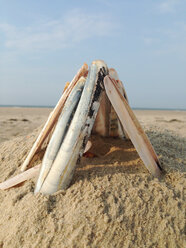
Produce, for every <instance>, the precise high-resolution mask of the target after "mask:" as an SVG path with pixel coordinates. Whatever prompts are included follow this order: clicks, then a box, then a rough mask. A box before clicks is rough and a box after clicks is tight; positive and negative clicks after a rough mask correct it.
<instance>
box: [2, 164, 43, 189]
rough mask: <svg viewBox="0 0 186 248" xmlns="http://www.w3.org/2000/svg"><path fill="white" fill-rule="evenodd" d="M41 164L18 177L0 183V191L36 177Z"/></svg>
mask: <svg viewBox="0 0 186 248" xmlns="http://www.w3.org/2000/svg"><path fill="white" fill-rule="evenodd" d="M40 166H41V164H38V165H36V166H34V167H33V168H31V169H29V170H27V171H24V172H22V173H21V174H19V175H16V176H15V177H12V178H10V179H8V180H6V181H4V182H2V183H0V189H2V190H5V189H9V188H12V187H14V186H16V185H18V184H20V183H22V182H24V181H26V180H28V179H31V178H33V177H35V176H37V175H38V173H39V168H40Z"/></svg>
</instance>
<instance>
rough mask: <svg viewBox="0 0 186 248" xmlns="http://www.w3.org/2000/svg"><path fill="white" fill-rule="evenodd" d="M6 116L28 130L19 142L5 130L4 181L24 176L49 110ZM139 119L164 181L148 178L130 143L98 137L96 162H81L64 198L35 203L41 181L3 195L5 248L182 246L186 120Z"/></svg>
mask: <svg viewBox="0 0 186 248" xmlns="http://www.w3.org/2000/svg"><path fill="white" fill-rule="evenodd" d="M1 111H2V110H1ZM1 111H0V113H1V118H0V121H1V123H2V121H6V122H8V119H14V117H15V118H17V119H21V118H23V119H24V118H26V119H28V120H29V122H28V121H22V122H23V123H22V124H23V126H25V129H24V128H23V129H24V130H26V128H27V130H28V131H31V133H29V134H28V133H26V132H23V133H21V132H20V133H19V135H18V136H17V137H15V138H12V136H11V135H10V133H9V131H8V130H7V132H8V133H7V136H6V135H5V134H4V135H5V136H4V137H6V138H5V139H6V140H7V141H4V142H3V140H1V143H0V181H3V180H5V179H7V178H9V177H11V176H13V175H16V174H18V173H19V169H20V165H21V164H22V162H23V161H24V159H25V157H26V155H27V153H28V152H29V149H30V148H31V146H32V144H33V142H34V139H35V138H36V137H37V135H38V132H39V130H40V127H39V128H38V129H34V128H35V127H38V126H40V125H41V124H42V122H43V121H44V120H45V119H46V115H47V114H48V112H50V110H48V112H47V111H46V113H45V114H42V113H43V112H42V111H41V112H42V113H40V114H38V113H35V114H34V110H32V114H28V112H24V111H22V114H21V117H18V114H15V116H14V115H13V114H11V113H10V112H11V111H10V112H9V116H8V117H7V116H6V112H4V117H3V114H2V112H1ZM37 111H38V110H37ZM136 113H137V116H138V118H139V120H140V122H141V123H142V125H143V126H144V128H145V131H146V132H147V134H148V136H149V138H150V140H151V142H152V144H153V145H154V147H155V150H156V152H157V154H158V156H159V158H160V161H161V164H162V167H163V168H164V170H165V171H166V175H165V177H164V178H163V179H162V180H161V181H158V180H157V179H154V178H153V177H152V176H151V175H150V174H149V173H148V172H147V170H146V168H145V167H144V165H143V163H142V161H141V160H140V158H139V156H138V154H137V153H136V151H135V149H134V147H133V146H132V144H131V142H130V141H128V142H125V143H124V142H122V141H120V140H116V139H110V138H107V139H103V138H100V137H95V136H94V137H93V138H92V140H93V144H94V146H93V148H92V151H93V152H94V153H95V154H96V155H97V157H95V158H92V159H90V158H83V159H82V161H81V164H80V165H79V166H78V167H77V169H76V171H75V175H74V178H73V181H72V183H71V186H70V187H69V188H68V189H67V190H66V191H59V192H57V193H56V194H54V195H51V196H42V195H40V194H38V195H36V196H35V195H34V194H33V190H34V185H35V180H36V179H33V180H30V181H29V182H26V183H25V184H24V185H22V186H21V187H19V188H13V189H11V190H9V191H0V212H1V218H0V227H1V228H0V247H3V248H8V247H11V248H12V247H37V248H38V247H78V248H79V247H95V248H97V247H184V238H185V236H184V228H185V205H184V203H185V202H184V201H185V199H184V187H185V186H186V181H185V172H186V139H185V135H186V113H185V112H168V113H167V112H159V113H158V112H152V111H151V112H148V111H146V112H143V111H142V112H141V111H138V112H136ZM26 114H27V117H25V116H26ZM39 116H40V121H38V122H37V124H36V122H35V121H34V120H37V118H36V117H39ZM6 118H7V119H6ZM14 122H16V125H18V127H19V123H18V121H14ZM20 122H21V121H20ZM16 125H15V126H14V128H15V129H16ZM33 129H34V130H33ZM20 134H23V136H20ZM25 134H26V136H25ZM1 137H2V135H0V138H1ZM8 139H9V140H8ZM40 156H41V157H42V154H40ZM39 161H40V158H39V157H37V161H36V163H38V162H39Z"/></svg>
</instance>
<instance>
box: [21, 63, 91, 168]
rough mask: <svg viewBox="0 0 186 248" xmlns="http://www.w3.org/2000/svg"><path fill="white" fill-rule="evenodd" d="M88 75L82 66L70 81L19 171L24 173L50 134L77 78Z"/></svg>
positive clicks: (85, 67) (85, 66) (86, 69)
mask: <svg viewBox="0 0 186 248" xmlns="http://www.w3.org/2000/svg"><path fill="white" fill-rule="evenodd" d="M87 73H88V65H87V64H84V65H83V66H82V67H81V68H80V70H79V71H78V72H77V74H76V75H75V77H74V78H73V80H72V81H71V83H70V85H69V86H68V88H67V89H66V90H65V92H64V93H63V95H62V96H61V98H60V100H59V101H58V103H57V105H56V107H55V108H54V110H53V111H52V112H51V113H50V115H49V117H48V120H47V122H46V123H45V125H44V127H43V129H42V131H41V133H40V134H39V136H38V138H37V140H36V141H35V143H34V145H33V147H32V149H31V150H30V152H29V154H28V156H27V158H26V160H25V161H24V163H23V165H22V167H21V171H25V170H26V169H27V168H28V167H29V165H30V163H31V161H32V159H33V157H34V155H35V154H36V153H37V152H38V150H39V149H40V148H41V146H42V144H43V142H44V141H45V139H46V137H47V136H48V134H49V133H50V131H51V130H52V127H53V126H54V124H55V122H56V121H57V119H58V117H59V115H60V113H61V110H62V108H63V106H64V104H65V101H66V99H67V97H68V95H69V94H70V92H71V90H72V88H73V87H74V85H75V84H76V83H77V81H78V80H79V78H80V77H81V76H86V75H87Z"/></svg>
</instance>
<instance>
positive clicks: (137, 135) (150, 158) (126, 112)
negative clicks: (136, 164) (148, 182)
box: [104, 76, 162, 177]
mask: <svg viewBox="0 0 186 248" xmlns="http://www.w3.org/2000/svg"><path fill="white" fill-rule="evenodd" d="M104 85H105V89H106V93H107V95H108V98H109V99H110V101H111V104H112V105H113V107H114V109H115V111H116V113H117V115H118V117H119V119H120V121H121V123H122V125H123V127H124V128H125V130H126V132H127V133H128V135H129V138H130V139H131V141H132V143H133V144H134V147H135V148H136V150H137V152H138V154H139V156H140V157H141V159H142V160H143V162H144V164H145V166H146V167H147V169H148V170H149V171H150V172H151V173H152V175H154V176H156V177H160V176H161V174H162V168H161V166H160V163H159V161H158V158H157V155H156V153H155V151H154V149H153V147H152V145H151V143H150V141H149V139H148V137H147V135H146V134H145V132H144V131H143V129H142V127H141V125H140V124H139V122H138V120H137V119H136V117H135V115H134V113H133V111H132V109H131V108H130V106H129V105H128V103H127V101H126V99H125V98H124V97H123V95H122V94H121V93H120V92H119V90H118V88H117V86H116V85H115V82H114V81H112V80H111V78H110V77H108V76H106V77H105V78H104Z"/></svg>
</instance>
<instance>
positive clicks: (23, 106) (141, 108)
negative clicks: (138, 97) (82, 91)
mask: <svg viewBox="0 0 186 248" xmlns="http://www.w3.org/2000/svg"><path fill="white" fill-rule="evenodd" d="M0 107H1V108H3V107H8V108H54V107H55V106H54V105H45V106H43V105H1V104H0ZM131 108H132V109H133V110H164V111H186V109H184V108H146V107H138V108H137V107H131Z"/></svg>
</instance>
